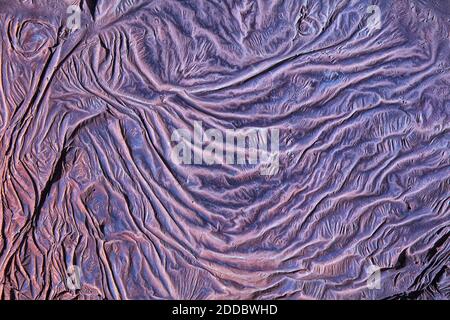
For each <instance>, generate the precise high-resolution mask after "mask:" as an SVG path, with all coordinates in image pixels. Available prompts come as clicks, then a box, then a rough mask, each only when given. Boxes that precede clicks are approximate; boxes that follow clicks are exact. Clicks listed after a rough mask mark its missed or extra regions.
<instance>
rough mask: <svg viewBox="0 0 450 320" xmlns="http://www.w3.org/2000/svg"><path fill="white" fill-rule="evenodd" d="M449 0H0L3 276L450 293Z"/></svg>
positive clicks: (1, 287) (84, 290)
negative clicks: (189, 157) (274, 147)
mask: <svg viewBox="0 0 450 320" xmlns="http://www.w3.org/2000/svg"><path fill="white" fill-rule="evenodd" d="M449 3H450V2H449V1H417V0H415V1H414V0H395V1H393V0H386V1H376V0H373V1H350V0H348V1H346V0H339V1H337V0H330V1H325V0H323V1H321V0H314V1H313V0H299V1H228V0H227V1H212V0H210V1H204V0H196V1H163V0H160V1H132V0H128V1H107V0H99V1H94V0H90V1H81V2H80V1H75V0H71V1H69V0H66V1H63V0H60V1H51V0H42V1H31V0H29V1H25V0H23V1H19V0H11V1H0V27H1V28H0V32H1V48H0V53H1V64H0V73H1V78H0V84H1V88H0V104H1V109H0V200H1V201H0V231H1V236H0V297H1V298H3V299H13V298H14V299H45V298H47V299H73V298H78V299H98V298H105V299H157V298H158V299H159V298H169V299H170V298H177V299H181V298H183V299H219V298H224V299H231V298H247V299H272V298H281V299H306V298H313V299H332V298H338V299H366V298H376V299H381V298H389V297H391V298H392V297H393V298H395V297H396V298H401V297H404V298H419V299H448V298H449V295H450V292H449V289H450V283H449V282H450V281H449V274H448V272H449V271H448V265H449V255H450V253H449V252H450V251H449V248H450V241H449V239H448V236H449V220H450V219H449V217H450V213H449V191H450V187H449V183H450V179H449V178H450V166H449V165H450V161H449V134H450V133H449V127H450V125H449V113H450V73H449V72H450V40H449V38H450V4H449ZM73 4H75V5H78V6H80V8H81V25H80V27H79V28H78V29H77V30H72V29H71V30H69V28H68V25H67V20H68V16H69V14H68V13H67V8H68V6H69V5H73ZM370 5H376V6H378V8H379V9H380V10H379V13H380V17H381V25H380V26H379V28H378V26H377V25H376V24H375V26H377V28H373V27H374V24H373V22H374V20H373V19H374V17H375V18H376V16H374V14H375V13H376V12H375V11H368V10H367V9H368V7H369V6H370ZM195 121H201V122H202V124H203V127H205V128H215V129H218V130H220V131H223V132H224V131H226V130H229V129H246V128H254V127H256V128H272V129H278V130H279V169H278V170H277V172H276V173H274V174H273V175H269V176H267V175H261V172H260V165H261V164H260V163H257V164H246V165H237V164H214V165H207V164H205V163H202V164H197V165H187V164H177V163H175V162H174V161H172V158H171V150H172V149H173V147H174V143H173V141H171V135H172V133H173V132H174V130H176V129H180V128H185V129H188V130H190V131H192V128H193V123H194V122H195ZM72 266H75V267H78V268H79V270H81V279H80V289H78V290H76V289H71V288H70V286H68V282H67V278H68V275H67V272H68V270H69V268H71V267H72ZM371 266H376V267H379V268H380V282H379V284H380V285H379V288H376V287H375V288H373V286H372V287H370V286H368V285H367V281H368V280H369V276H370V275H371V272H369V271H368V270H371V269H370V268H371ZM69 271H70V270H69ZM69 273H70V272H69ZM372 276H373V274H372Z"/></svg>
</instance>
